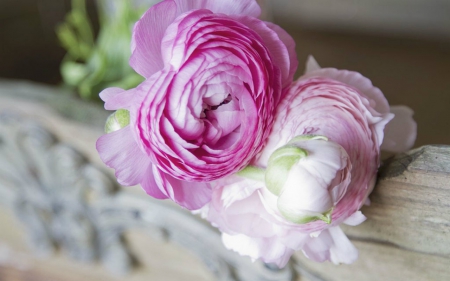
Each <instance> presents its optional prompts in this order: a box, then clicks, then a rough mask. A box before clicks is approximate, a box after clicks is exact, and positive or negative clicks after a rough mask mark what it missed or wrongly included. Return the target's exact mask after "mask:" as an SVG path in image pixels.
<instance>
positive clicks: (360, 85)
mask: <svg viewBox="0 0 450 281" xmlns="http://www.w3.org/2000/svg"><path fill="white" fill-rule="evenodd" d="M310 77H325V78H330V79H333V80H336V81H339V82H342V83H345V84H347V85H350V86H352V87H354V88H356V89H357V90H359V91H360V92H361V93H362V94H364V95H365V96H366V97H367V98H368V99H369V101H370V103H371V106H372V107H373V108H374V109H375V110H376V111H377V112H379V113H388V112H389V103H388V102H387V100H386V98H385V97H384V95H383V93H382V92H381V90H380V89H378V88H377V87H375V86H373V85H372V81H370V80H369V79H368V78H366V77H364V76H362V75H361V74H360V73H358V72H355V71H348V70H340V69H336V68H321V69H319V70H316V71H311V72H308V73H306V74H305V75H303V76H302V77H301V79H306V78H310Z"/></svg>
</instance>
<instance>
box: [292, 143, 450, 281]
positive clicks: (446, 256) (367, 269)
mask: <svg viewBox="0 0 450 281" xmlns="http://www.w3.org/2000/svg"><path fill="white" fill-rule="evenodd" d="M370 199H371V205H370V206H365V207H363V209H362V211H363V213H364V214H365V215H366V216H367V221H365V222H364V223H363V224H361V225H360V226H357V227H346V226H343V229H344V231H345V232H346V233H347V235H348V236H349V237H350V239H351V240H352V241H353V242H354V243H355V245H356V247H357V248H358V249H359V253H360V257H359V259H358V261H357V262H356V263H354V264H352V265H339V266H336V265H333V264H330V263H324V264H318V263H314V262H311V261H309V260H307V259H305V258H304V257H303V255H302V254H301V253H298V254H297V255H296V257H297V258H298V259H299V262H300V265H301V266H302V267H303V269H306V270H308V271H310V274H311V273H312V277H310V279H311V281H316V280H326V281H334V280H336V281H337V280H349V281H350V280H367V281H370V280H392V281H394V280H395V281H396V280H409V281H411V280H417V281H419V280H420V281H422V280H450V267H449V265H450V146H445V145H430V146H424V147H421V148H417V149H414V150H411V151H409V152H408V153H404V154H400V155H397V156H396V157H394V158H392V159H389V160H388V161H386V163H385V165H384V166H383V167H382V168H381V170H380V174H379V180H378V183H377V186H376V187H375V189H374V191H373V193H372V194H371V196H370ZM314 278H315V279H314ZM300 280H304V279H300Z"/></svg>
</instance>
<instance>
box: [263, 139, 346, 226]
mask: <svg viewBox="0 0 450 281" xmlns="http://www.w3.org/2000/svg"><path fill="white" fill-rule="evenodd" d="M350 170H351V164H350V161H349V157H348V155H347V152H346V151H345V150H344V149H343V148H342V147H341V146H340V145H339V144H337V143H335V142H332V141H329V140H328V139H327V138H326V137H324V136H312V135H303V136H299V137H296V138H294V139H292V140H291V141H289V143H288V144H286V145H285V146H282V147H281V148H279V149H277V150H275V151H274V152H273V153H272V155H271V156H270V158H269V161H268V165H267V169H266V173H265V183H266V187H267V188H268V189H269V190H270V191H271V192H272V193H273V194H275V195H276V196H278V201H277V207H278V210H279V211H280V213H281V214H282V215H283V217H285V218H286V219H287V220H289V221H291V222H294V223H297V224H303V223H308V222H311V221H316V220H323V221H325V222H326V223H331V213H332V211H333V208H334V206H335V205H336V204H337V202H338V201H339V200H340V199H341V197H342V196H343V195H344V194H345V191H346V188H347V186H348V184H349V183H350Z"/></svg>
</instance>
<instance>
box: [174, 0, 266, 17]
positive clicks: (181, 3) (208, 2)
mask: <svg viewBox="0 0 450 281" xmlns="http://www.w3.org/2000/svg"><path fill="white" fill-rule="evenodd" d="M174 1H175V3H176V4H177V7H178V11H179V14H182V13H185V12H188V11H191V10H198V9H207V10H210V11H211V12H213V13H222V14H226V15H242V16H251V17H255V18H257V17H259V15H260V14H261V8H260V7H259V5H258V3H256V1H255V0H227V1H223V0H219V1H218V0H174Z"/></svg>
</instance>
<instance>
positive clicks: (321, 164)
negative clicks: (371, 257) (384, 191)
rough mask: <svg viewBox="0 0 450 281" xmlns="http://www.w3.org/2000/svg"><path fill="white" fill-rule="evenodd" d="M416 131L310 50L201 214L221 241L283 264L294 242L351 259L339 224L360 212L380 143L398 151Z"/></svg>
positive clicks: (321, 254) (360, 81) (377, 94)
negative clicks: (263, 133) (246, 159)
mask: <svg viewBox="0 0 450 281" xmlns="http://www.w3.org/2000/svg"><path fill="white" fill-rule="evenodd" d="M391 112H395V117H394V114H393V113H391ZM415 137H416V124H415V122H414V120H413V119H412V111H411V110H410V109H408V108H406V107H400V108H394V107H391V108H390V107H389V105H388V103H387V101H386V99H385V97H384V96H383V94H382V93H381V91H380V90H379V89H378V88H376V87H374V86H373V85H372V83H371V82H370V80H369V79H367V78H365V77H363V76H362V75H361V74H359V73H356V72H351V71H346V70H337V69H333V68H324V69H320V67H319V66H318V64H317V63H316V62H315V61H314V60H313V59H310V60H309V62H308V64H307V73H306V74H305V75H304V76H303V77H301V78H300V79H299V80H298V81H297V82H296V83H294V85H293V86H292V88H291V89H290V91H289V93H288V94H287V95H286V96H285V97H284V98H283V100H282V101H281V103H280V105H279V106H278V108H277V114H276V119H275V123H274V126H273V128H272V131H271V133H270V136H269V140H268V143H267V145H266V146H265V147H264V149H263V150H262V152H261V153H260V154H259V155H257V156H256V157H255V158H254V159H253V161H252V163H251V165H250V166H248V167H247V168H245V169H244V170H242V171H241V172H239V173H238V175H233V176H228V177H226V178H224V179H220V180H218V181H216V182H215V186H214V188H213V195H212V200H211V202H210V203H209V204H208V205H206V206H205V207H204V208H203V209H202V210H201V214H202V216H204V217H205V218H206V219H208V220H209V221H210V222H211V223H212V224H213V225H214V226H216V227H218V228H219V229H220V230H221V231H222V233H223V234H222V238H223V242H224V244H225V246H226V247H227V248H229V249H232V250H234V251H237V252H238V253H240V254H242V255H247V256H250V257H251V258H253V259H262V260H263V261H264V262H267V263H275V264H277V265H278V266H280V267H283V266H284V265H286V263H287V262H288V261H289V258H290V256H291V255H292V254H293V253H294V252H295V251H300V250H301V251H303V253H304V254H305V255H306V256H307V257H308V258H310V259H312V260H315V261H319V262H322V261H325V260H329V261H332V262H334V263H352V262H354V261H355V260H356V259H357V257H358V251H357V249H356V248H355V247H354V246H353V244H352V243H351V242H350V240H349V239H348V238H347V237H346V235H345V234H344V233H343V231H342V230H341V229H340V227H339V225H340V224H341V223H345V224H348V225H358V224H360V223H362V222H363V221H364V220H365V219H366V218H365V216H364V215H363V214H362V213H361V211H359V210H360V208H361V207H362V206H363V204H364V203H365V202H367V200H368V199H367V197H368V195H369V193H370V192H371V191H372V189H373V187H374V185H375V181H376V174H377V170H378V167H379V165H380V160H379V158H380V147H382V148H386V149H389V150H391V151H396V152H398V151H401V150H406V149H409V148H410V147H411V146H412V145H413V143H414V140H415ZM327 154H328V156H327ZM274 171H275V172H274ZM277 175H278V177H277Z"/></svg>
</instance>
